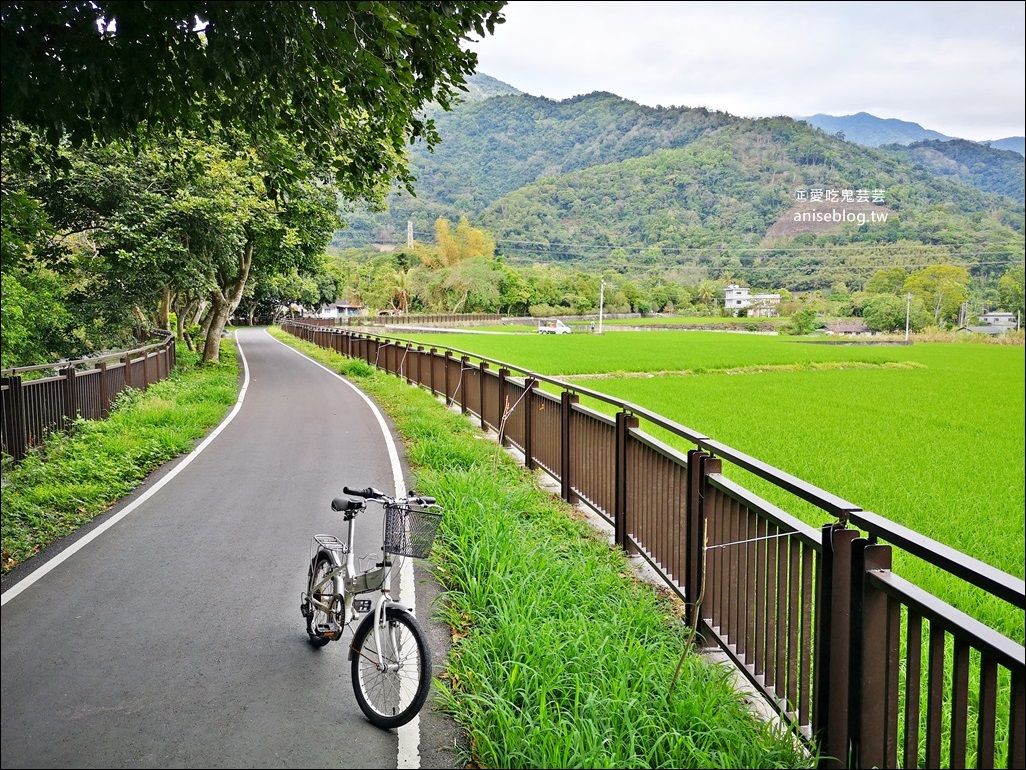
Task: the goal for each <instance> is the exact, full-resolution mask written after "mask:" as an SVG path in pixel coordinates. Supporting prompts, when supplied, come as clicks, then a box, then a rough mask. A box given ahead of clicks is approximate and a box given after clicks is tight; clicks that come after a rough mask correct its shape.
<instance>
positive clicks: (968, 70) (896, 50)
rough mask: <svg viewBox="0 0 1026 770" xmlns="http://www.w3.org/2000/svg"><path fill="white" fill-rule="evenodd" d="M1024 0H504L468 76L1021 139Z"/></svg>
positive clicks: (754, 112) (550, 92)
mask: <svg viewBox="0 0 1026 770" xmlns="http://www.w3.org/2000/svg"><path fill="white" fill-rule="evenodd" d="M1024 9H1026V4H1024V3H1021V2H990V3H963V2H947V3H922V2H846V3H804V2H734V3H692V2H602V3H595V2H551V1H549V0H546V1H544V2H541V1H537V0H511V2H509V3H508V4H507V5H506V7H505V9H504V14H505V16H506V19H507V22H506V23H505V24H502V25H500V26H499V27H497V28H496V32H495V34H494V35H493V36H489V37H488V38H486V39H485V40H483V41H481V42H479V43H475V44H474V45H473V49H474V50H475V51H477V53H478V59H479V63H478V71H479V72H483V73H485V74H487V75H491V76H492V77H495V78H498V79H499V80H502V81H504V82H506V83H508V84H510V85H511V86H513V87H515V88H518V89H520V90H521V91H524V92H526V93H529V94H533V95H535V96H545V97H548V98H551V99H567V98H570V97H572V96H576V95H579V94H585V93H591V92H593V91H609V92H612V93H614V94H617V95H618V96H622V97H624V98H626V99H631V100H633V101H636V102H639V103H642V104H647V105H650V106H655V105H657V104H661V105H663V106H664V107H665V106H671V105H674V106H687V107H707V108H709V109H713V110H721V111H724V112H729V113H732V114H735V115H740V116H745V117H761V116H767V115H811V114H814V113H817V112H823V113H829V114H834V115H849V114H853V113H856V112H869V113H872V114H874V115H877V116H878V117H882V118H899V119H901V120H908V121H913V122H916V123H920V124H921V125H922V126H923V127H924V128H928V129H933V130H935V131H940V132H941V133H944V134H947V135H949V136H958V137H964V138H966V139H976V140H988V139H1000V138H1004V137H1006V136H1022V135H1023V134H1024V133H1026V128H1024V122H1026V121H1024V93H1026V78H1024V71H1026V51H1024V48H1026V42H1024V40H1026V32H1024V29H1026V14H1024Z"/></svg>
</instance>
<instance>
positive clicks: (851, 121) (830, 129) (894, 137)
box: [795, 112, 1026, 155]
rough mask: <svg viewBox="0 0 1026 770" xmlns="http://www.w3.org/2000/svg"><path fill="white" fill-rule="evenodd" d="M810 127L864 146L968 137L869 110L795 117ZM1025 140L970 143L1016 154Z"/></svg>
mask: <svg viewBox="0 0 1026 770" xmlns="http://www.w3.org/2000/svg"><path fill="white" fill-rule="evenodd" d="M795 120H801V121H804V122H806V123H808V124H809V125H811V126H815V127H816V128H819V129H822V130H823V131H826V132H827V133H828V134H835V135H836V134H840V135H843V138H844V139H845V141H848V142H855V143H856V144H864V145H866V146H867V147H883V146H884V145H891V144H901V145H909V144H919V143H921V142H935V141H936V142H946V141H960V142H968V141H969V140H968V139H959V138H958V137H954V136H947V135H945V134H942V133H940V132H939V131H933V130H931V129H928V128H923V127H922V126H921V125H919V124H918V123H911V122H909V121H907V120H898V119H897V118H878V117H876V115H870V114H869V113H868V112H859V113H856V114H855V115H823V114H816V115H809V116H807V117H796V118H795ZM1024 142H1026V138H1024V137H1021V136H1009V137H1006V138H1003V139H995V140H993V141H989V142H970V143H971V144H975V145H977V146H979V147H993V148H994V149H995V150H1011V151H1012V152H1016V153H1018V154H1019V155H1023V154H1024V148H1023V145H1024Z"/></svg>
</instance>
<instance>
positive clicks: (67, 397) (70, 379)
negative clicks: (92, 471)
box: [61, 366, 78, 428]
mask: <svg viewBox="0 0 1026 770" xmlns="http://www.w3.org/2000/svg"><path fill="white" fill-rule="evenodd" d="M76 374H77V371H76V370H75V367H74V366H65V367H64V368H63V369H61V375H62V376H63V377H64V382H63V385H64V387H63V388H62V389H63V391H64V424H63V425H62V426H61V427H62V428H67V427H68V425H70V424H71V423H73V422H74V421H75V418H76V417H78V383H77V382H75V375H76Z"/></svg>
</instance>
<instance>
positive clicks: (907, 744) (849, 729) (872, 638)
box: [282, 322, 1026, 768]
mask: <svg viewBox="0 0 1026 770" xmlns="http://www.w3.org/2000/svg"><path fill="white" fill-rule="evenodd" d="M282 328H283V329H285V330H286V331H287V332H289V333H291V334H293V335H294V336H296V337H299V338H300V339H304V340H307V341H310V342H312V343H314V344H316V345H318V346H321V347H325V348H329V349H332V350H335V351H336V352H339V353H341V354H343V355H346V356H350V357H354V358H360V359H363V360H364V361H367V362H368V363H370V364H373V365H375V366H377V367H379V368H381V369H384V370H385V371H388V372H390V373H392V374H395V375H397V376H399V377H402V378H404V379H406V380H407V381H408V382H410V383H415V384H417V385H420V386H422V387H424V388H426V389H428V390H430V391H431V392H432V393H434V394H436V395H437V396H439V397H440V398H444V399H445V402H446V404H448V405H450V406H453V407H457V408H459V409H461V410H462V411H463V412H464V413H467V414H471V415H474V416H476V417H477V418H478V419H479V421H480V425H481V428H482V429H483V430H485V431H494V432H495V433H496V434H497V439H498V440H499V441H500V442H501V443H502V444H503V445H505V446H512V447H515V448H516V449H517V450H519V452H520V453H522V455H523V458H524V464H525V465H526V466H527V467H528V468H531V469H539V470H542V471H544V472H545V473H547V474H548V475H550V476H551V477H552V478H553V479H554V480H555V481H557V482H559V484H560V489H561V495H562V497H563V498H564V499H566V500H567V501H569V502H572V503H580V504H583V505H586V506H588V507H589V508H591V509H592V510H593V511H594V512H595V513H596V514H597V515H598V516H600V517H602V519H604V520H605V521H606V522H607V523H608V524H609V525H610V526H611V528H612V530H613V533H614V540H615V542H616V543H617V544H618V545H620V546H622V547H623V548H625V549H627V550H628V551H629V552H632V553H636V554H640V555H641V556H642V557H643V558H644V559H645V560H646V561H647V562H648V563H649V564H650V565H651V566H652V568H653V569H654V570H655V571H656V572H657V573H658V574H659V575H660V577H661V578H662V579H663V580H664V581H665V582H666V584H667V585H668V586H669V587H670V588H671V589H672V590H673V591H675V592H676V593H677V595H678V596H679V597H680V598H681V600H683V601H684V603H685V604H686V606H687V607H688V615H687V617H688V619H689V620H691V619H693V618H695V619H696V620H695V623H696V625H697V630H698V631H699V632H700V634H701V635H702V637H703V638H704V639H705V640H706V642H707V643H709V644H714V645H716V646H718V647H719V648H720V649H721V650H722V651H723V652H725V653H726V654H727V655H728V656H729V657H730V658H731V659H732V660H733V661H734V662H735V664H736V665H737V666H738V668H739V669H740V670H741V671H742V672H744V674H745V675H746V676H747V677H748V679H749V680H750V682H751V683H752V685H753V686H754V687H755V688H756V689H757V690H759V691H760V692H761V693H762V695H763V696H764V697H765V698H766V700H767V702H768V703H770V704H771V705H772V706H773V707H774V708H776V710H777V711H778V713H779V714H780V715H781V717H782V718H784V719H785V720H786V721H787V722H788V723H790V724H791V725H793V726H794V727H795V729H796V732H797V733H798V734H799V735H801V736H802V737H803V738H804V739H805V740H807V741H809V742H810V744H812V745H815V746H816V747H817V748H818V749H819V750H820V751H821V756H822V757H823V759H822V763H821V765H822V766H823V767H832V768H834V767H905V768H911V767H930V768H933V767H952V768H954V767H973V766H974V767H977V768H989V767H996V766H1005V767H1009V768H1017V767H1023V766H1024V764H1026V751H1024V743H1026V740H1024V730H1026V727H1024V720H1026V702H1024V694H1026V676H1024V672H1026V654H1024V648H1023V645H1022V643H1021V641H1019V640H1012V639H1010V638H1008V637H1006V636H1004V635H1003V634H1001V633H999V632H998V631H996V630H994V629H992V628H991V627H989V626H987V625H985V624H984V623H982V622H981V621H979V620H978V619H976V618H974V617H971V616H969V615H967V614H965V613H964V612H961V611H959V610H958V609H956V608H955V607H953V606H951V605H950V604H948V603H946V602H944V601H942V600H941V599H939V598H937V597H936V596H934V595H932V594H930V593H928V592H926V591H924V590H922V589H921V588H919V587H918V586H916V585H914V584H913V583H911V582H909V581H907V580H905V579H903V578H901V577H900V576H899V575H898V574H896V573H895V572H894V571H893V569H892V559H893V551H894V550H895V549H898V550H899V551H900V552H901V553H902V554H908V555H910V556H913V557H915V558H917V559H921V560H923V561H925V562H927V563H928V564H931V565H933V567H934V568H936V569H938V570H943V571H944V572H946V573H947V574H948V575H949V576H950V580H952V581H956V582H958V581H960V582H961V584H962V585H965V586H975V587H976V589H978V590H980V591H982V592H984V593H986V594H987V595H989V596H992V597H996V598H997V600H999V601H1001V602H1004V603H1006V604H1007V605H1009V607H1008V610H1009V612H1012V613H1015V612H1022V611H1023V610H1024V609H1026V587H1024V582H1023V581H1022V580H1020V579H1018V578H1015V577H1014V576H1012V575H1008V574H1006V573H1004V572H1001V571H999V570H996V569H994V568H993V567H990V566H988V565H986V564H984V563H982V562H979V561H977V560H975V559H973V558H971V557H969V556H967V555H965V554H962V553H959V552H957V551H954V550H953V549H950V548H948V547H946V546H944V545H942V544H940V543H937V542H935V541H933V540H930V539H929V538H926V537H923V536H921V535H919V534H917V533H915V532H913V531H911V530H908V529H905V528H904V527H901V526H899V525H896V524H894V523H893V522H890V521H888V520H886V519H884V518H883V517H881V516H878V515H876V514H873V513H871V512H868V511H863V510H862V509H861V508H860V507H859V506H857V505H855V504H853V503H850V502H848V501H847V500H844V499H841V498H839V497H837V496H835V495H832V494H830V493H829V492H826V491H824V490H822V489H819V488H818V487H815V486H813V485H810V484H808V483H806V482H804V481H802V480H801V479H799V478H796V477H794V476H791V475H789V474H787V473H784V472H782V471H780V470H778V469H776V468H773V467H772V466H769V465H766V464H765V463H762V462H760V461H759V460H757V459H755V458H753V457H750V456H748V455H746V454H743V453H741V452H738V451H736V450H734V449H732V448H731V447H729V446H726V445H724V444H721V443H719V442H717V441H715V440H713V439H712V438H710V437H708V436H705V435H703V434H701V433H699V432H696V431H694V430H691V429H689V428H687V427H685V426H682V425H679V424H677V423H675V422H673V421H670V420H667V419H665V418H663V417H662V416H660V415H658V414H655V413H652V412H649V411H648V410H646V409H644V408H642V407H639V406H637V405H635V404H631V403H629V402H625V401H621V400H618V399H615V398H612V397H610V396H607V395H605V394H602V393H598V392H595V391H591V390H588V389H585V388H581V387H578V386H576V385H572V384H569V383H565V382H562V381H560V380H558V379H554V378H550V377H546V376H543V375H539V374H535V373H532V372H528V371H526V370H523V369H519V368H517V367H515V366H512V365H510V364H506V363H503V362H499V361H494V360H491V359H487V358H482V357H480V356H477V355H475V354H472V353H467V352H464V351H459V350H455V349H451V348H449V349H439V348H436V347H429V348H427V349H425V346H423V345H420V344H418V343H412V342H407V341H404V340H401V339H398V338H395V337H383V336H378V335H374V334H367V333H361V332H359V331H357V330H349V329H342V328H327V327H319V326H316V325H313V324H303V323H301V322H288V323H285V324H283V326H282ZM513 372H517V375H516V376H514V375H513ZM582 398H583V399H586V400H588V401H589V402H594V404H595V405H596V407H598V406H601V405H603V404H604V405H605V406H606V407H611V409H612V411H614V412H615V414H614V415H613V416H610V415H608V414H605V413H603V412H601V411H599V409H598V408H592V407H589V406H587V405H586V404H584V403H582ZM642 422H644V425H645V428H646V430H642V429H641V425H642ZM656 433H659V434H662V435H665V436H666V437H667V439H668V440H669V441H671V442H675V443H681V444H682V445H685V446H689V447H690V448H688V449H686V450H681V449H678V448H676V447H674V446H671V445H670V444H668V443H664V442H663V441H661V440H659V439H658V438H656V437H655V434H656ZM725 464H728V465H729V466H732V468H733V469H734V470H738V471H741V472H743V473H744V474H748V475H750V476H751V477H753V478H754V479H757V480H760V482H767V483H768V484H770V485H771V486H772V487H773V488H775V489H777V490H781V491H782V492H784V493H787V494H786V496H787V497H788V499H791V498H794V499H795V500H796V501H797V504H798V505H801V506H804V507H808V506H812V509H813V510H818V511H819V512H821V513H822V514H823V518H824V519H825V521H824V523H822V525H821V526H820V527H819V528H817V527H813V526H810V525H808V524H806V523H804V522H803V521H802V520H800V519H799V518H798V516H796V515H794V514H792V513H789V512H788V511H785V510H783V509H782V508H780V507H777V506H776V505H774V504H772V503H770V502H768V501H767V500H765V499H763V498H761V497H759V496H757V495H755V494H753V493H752V492H750V491H749V490H747V489H745V488H743V487H742V486H740V485H739V484H738V483H736V482H734V481H732V480H730V479H728V478H727V476H726V475H724V465H725ZM804 518H806V519H807V518H808V516H805V517H804ZM862 530H864V532H863V531H862ZM1003 606H1004V605H1003ZM924 644H925V647H924Z"/></svg>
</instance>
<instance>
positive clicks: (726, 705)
mask: <svg viewBox="0 0 1026 770" xmlns="http://www.w3.org/2000/svg"><path fill="white" fill-rule="evenodd" d="M272 333H273V334H274V335H275V336H276V337H278V338H279V339H282V340H284V341H287V342H288V343H289V344H291V345H293V346H294V347H296V348H298V349H299V350H301V351H302V352H304V353H306V354H308V355H310V356H311V357H313V358H315V359H317V360H319V361H322V362H323V363H325V364H326V365H328V366H331V367H332V368H335V369H336V371H340V370H341V369H342V368H343V367H344V366H345V364H344V363H343V362H344V361H345V359H343V358H342V357H341V356H339V355H338V354H336V353H334V352H332V351H329V350H324V349H321V348H317V347H316V346H313V345H311V344H308V343H304V342H301V341H299V340H296V339H294V338H291V337H289V336H288V335H286V334H284V333H283V332H280V330H277V329H275V330H272ZM359 385H360V387H361V389H363V390H364V391H365V392H367V393H368V394H369V395H371V396H372V397H373V398H374V399H375V400H376V401H377V402H378V403H379V404H380V405H381V406H382V408H383V409H384V410H385V411H386V412H388V414H389V416H390V417H391V418H392V419H393V421H394V423H395V426H396V429H397V430H398V431H399V433H400V434H401V435H402V436H403V439H404V441H405V442H406V445H407V446H406V448H407V455H408V458H409V460H410V463H411V465H412V466H413V469H414V474H415V482H416V487H417V489H418V490H420V491H422V492H425V493H427V494H431V495H434V496H436V497H437V498H438V500H439V502H440V503H442V504H443V506H444V507H445V509H446V513H445V518H444V519H443V525H442V530H441V532H440V533H439V537H438V539H437V540H436V542H435V547H434V552H433V554H432V563H433V564H434V568H435V572H436V575H437V577H438V578H439V579H440V581H441V582H442V583H443V585H444V586H445V588H446V589H447V591H446V593H445V595H444V602H443V604H442V606H441V609H440V610H439V611H440V612H441V614H442V617H443V619H444V620H445V621H446V622H447V623H448V625H449V626H450V627H451V628H452V629H453V646H452V649H451V651H450V655H449V659H448V663H447V666H446V670H445V672H444V673H442V674H441V675H439V676H438V678H437V679H436V684H437V685H438V686H437V688H436V692H437V694H438V696H439V697H438V699H437V703H438V704H439V707H440V708H442V709H443V710H445V711H446V712H448V713H450V714H451V715H452V717H453V718H454V719H455V720H456V722H457V723H458V724H459V725H460V726H461V727H462V728H463V729H464V730H465V732H466V735H467V737H468V743H467V745H466V746H464V747H463V748H462V751H463V752H464V756H463V759H464V760H465V762H466V763H467V764H468V766H478V767H506V768H519V767H549V768H565V767H593V768H605V767H617V768H633V767H646V768H647V767H680V768H684V767H805V766H812V765H813V764H814V763H815V758H814V757H812V756H810V755H808V754H806V752H805V750H804V749H803V748H802V747H801V745H800V744H798V743H797V742H796V741H795V740H794V739H793V736H791V735H789V734H787V733H786V732H785V731H783V730H782V728H780V727H779V726H776V725H774V724H772V723H767V722H763V721H761V720H760V719H758V718H756V717H755V716H754V715H753V714H752V713H751V711H750V710H749V708H748V706H747V704H746V703H745V700H744V696H743V695H742V694H741V693H739V692H738V691H737V690H736V689H735V688H734V686H733V684H732V682H731V679H730V670H729V669H727V668H725V667H723V666H722V665H716V664H712V663H710V662H708V661H706V660H705V659H703V658H701V657H700V656H698V655H697V654H696V652H695V651H694V650H693V648H691V646H690V645H689V639H688V634H687V630H686V628H685V627H684V626H683V624H682V623H681V621H680V618H679V617H678V613H677V611H676V606H675V605H674V603H673V602H671V600H670V599H669V598H667V597H666V596H664V595H663V594H662V593H660V592H659V591H658V590H657V589H656V588H655V586H653V585H651V584H649V583H646V582H643V581H641V580H639V579H637V578H636V577H634V574H633V572H632V569H631V566H630V563H629V561H628V559H627V558H626V556H625V555H624V554H623V553H622V552H621V551H618V550H616V549H612V548H610V547H609V545H608V544H607V543H606V542H605V541H604V540H603V539H602V538H600V537H599V536H598V535H597V534H596V533H595V531H594V530H593V529H592V528H591V527H590V526H589V525H588V524H587V523H586V522H584V521H582V520H580V519H579V518H578V517H577V515H576V513H575V511H574V509H572V508H570V507H569V506H567V505H566V504H565V503H563V502H562V501H560V500H559V499H558V498H553V497H552V496H551V495H550V494H548V493H546V492H544V491H543V490H541V489H540V488H539V487H538V485H537V483H536V479H535V478H534V476H532V474H531V473H529V472H528V471H526V470H524V469H523V468H522V467H520V466H519V465H518V464H517V463H516V461H515V460H513V458H512V457H510V456H509V455H508V454H506V453H505V452H504V451H503V450H502V449H500V448H499V447H498V446H497V445H496V444H495V443H494V442H491V441H488V440H485V439H483V438H482V437H481V435H480V433H479V432H478V431H477V429H476V428H474V427H473V426H472V425H471V424H470V423H469V421H467V420H466V419H465V418H464V417H463V416H462V415H459V414H456V413H454V412H452V411H449V410H446V409H445V408H444V406H443V405H441V404H440V403H439V402H438V401H437V400H436V399H435V398H434V397H433V396H431V395H430V394H428V393H427V392H426V391H424V390H422V389H420V388H416V387H410V386H409V385H406V384H404V383H403V382H402V381H401V380H399V379H397V378H394V377H390V376H388V375H384V374H378V375H375V376H371V377H364V378H362V379H361V380H360V383H359ZM678 665H680V669H681V670H680V672H679V675H678V678H677V679H676V680H675V679H674V676H675V672H676V671H677V669H678Z"/></svg>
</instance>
